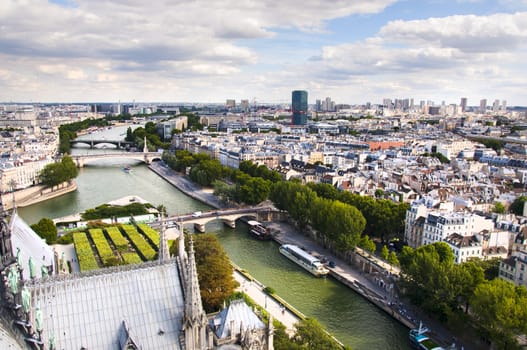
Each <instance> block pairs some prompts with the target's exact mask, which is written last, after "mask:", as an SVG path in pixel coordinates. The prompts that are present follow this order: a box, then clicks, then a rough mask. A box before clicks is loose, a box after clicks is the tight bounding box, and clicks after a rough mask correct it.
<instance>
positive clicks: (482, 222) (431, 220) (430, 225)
mask: <svg viewBox="0 0 527 350" xmlns="http://www.w3.org/2000/svg"><path fill="white" fill-rule="evenodd" d="M493 228H494V222H493V221H492V220H490V219H486V218H484V217H482V216H479V215H476V214H473V213H465V212H449V213H440V212H431V213H429V214H428V216H427V217H426V222H425V224H424V228H423V239H422V243H421V245H425V244H432V243H435V242H441V241H444V240H445V239H446V238H447V237H448V236H450V235H451V234H453V233H457V234H459V235H461V236H463V237H465V236H471V235H474V234H476V233H480V232H481V231H483V230H488V231H492V229H493Z"/></svg>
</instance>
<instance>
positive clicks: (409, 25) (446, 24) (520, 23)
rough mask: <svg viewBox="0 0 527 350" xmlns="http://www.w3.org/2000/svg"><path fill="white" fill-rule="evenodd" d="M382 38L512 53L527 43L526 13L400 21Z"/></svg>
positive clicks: (383, 30) (478, 50)
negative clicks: (511, 51) (509, 51)
mask: <svg viewBox="0 0 527 350" xmlns="http://www.w3.org/2000/svg"><path fill="white" fill-rule="evenodd" d="M379 35H380V36H381V37H383V38H384V39H385V40H396V41H399V42H404V43H413V44H430V43H431V44H434V45H437V46H438V47H442V48H456V49H459V50H461V51H465V52H495V51H503V50H512V49H516V48H518V47H519V46H521V45H522V44H524V43H525V42H527V12H522V13H515V14H504V13H500V14H495V15H491V16H474V15H467V16H449V17H444V18H430V19H426V20H415V21H401V20H399V21H393V22H389V23H388V24H387V25H386V26H384V27H383V28H382V29H381V30H380V32H379Z"/></svg>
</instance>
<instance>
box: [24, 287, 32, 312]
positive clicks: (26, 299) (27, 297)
mask: <svg viewBox="0 0 527 350" xmlns="http://www.w3.org/2000/svg"><path fill="white" fill-rule="evenodd" d="M22 308H23V309H24V312H25V313H26V314H27V313H28V312H29V310H30V308H31V292H30V291H29V289H27V287H26V286H24V287H23V288H22Z"/></svg>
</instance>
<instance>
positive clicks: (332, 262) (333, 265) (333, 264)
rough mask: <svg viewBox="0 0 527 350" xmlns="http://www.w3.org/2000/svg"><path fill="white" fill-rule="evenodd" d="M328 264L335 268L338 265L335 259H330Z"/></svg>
mask: <svg viewBox="0 0 527 350" xmlns="http://www.w3.org/2000/svg"><path fill="white" fill-rule="evenodd" d="M328 266H329V267H331V268H334V267H335V266H337V264H335V262H334V261H330V262H329V263H328Z"/></svg>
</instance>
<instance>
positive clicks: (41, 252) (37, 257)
mask: <svg viewBox="0 0 527 350" xmlns="http://www.w3.org/2000/svg"><path fill="white" fill-rule="evenodd" d="M9 225H10V226H11V246H12V248H13V255H14V256H16V254H17V248H20V263H21V265H22V268H23V272H22V273H23V279H25V280H27V279H29V257H32V259H33V262H34V264H35V271H36V277H37V278H40V277H41V268H42V266H43V265H44V266H52V265H54V253H53V249H52V248H51V247H50V246H48V245H47V244H46V241H45V240H43V239H42V238H40V237H39V236H38V235H37V234H36V233H35V232H34V231H33V229H32V228H31V227H29V225H28V224H27V223H26V222H25V221H24V220H22V219H21V218H20V217H19V216H18V214H17V213H16V212H15V213H14V214H13V216H12V217H11V221H10V223H9ZM49 274H51V271H49Z"/></svg>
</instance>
